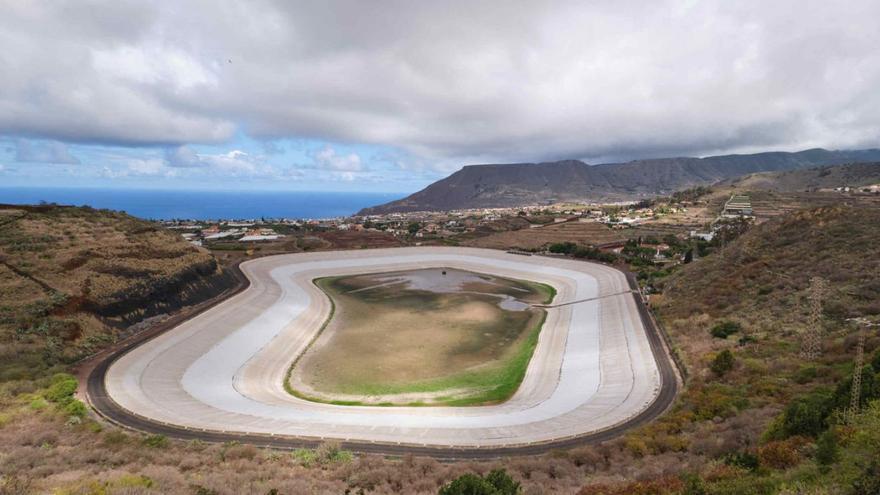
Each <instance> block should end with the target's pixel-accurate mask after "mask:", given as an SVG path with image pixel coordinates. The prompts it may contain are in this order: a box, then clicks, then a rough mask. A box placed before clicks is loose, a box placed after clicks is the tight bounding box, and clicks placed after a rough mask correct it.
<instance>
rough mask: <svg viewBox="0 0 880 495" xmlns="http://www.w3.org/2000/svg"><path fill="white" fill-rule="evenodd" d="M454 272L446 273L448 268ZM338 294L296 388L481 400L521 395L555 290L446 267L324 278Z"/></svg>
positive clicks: (310, 392)
mask: <svg viewBox="0 0 880 495" xmlns="http://www.w3.org/2000/svg"><path fill="white" fill-rule="evenodd" d="M444 273H445V274H444ZM317 283H318V285H319V287H321V288H322V289H323V290H324V291H325V292H327V293H328V294H329V295H330V297H331V298H332V300H333V301H334V307H335V309H334V314H333V316H332V317H331V319H330V321H329V323H328V325H327V327H326V328H325V329H324V331H323V333H322V335H321V336H320V337H319V338H318V339H317V340H316V342H315V343H314V345H313V346H312V348H311V349H310V350H309V351H307V352H306V354H305V355H304V356H303V358H302V359H301V360H300V361H299V363H298V364H297V365H296V366H295V368H294V370H293V372H292V374H291V375H292V382H291V383H292V384H293V390H295V391H297V392H299V393H300V394H302V395H304V396H307V397H310V398H316V399H318V400H324V401H331V402H337V403H363V404H381V405H388V404H417V405H431V404H444V405H449V404H451V403H454V404H460V405H461V404H480V403H491V402H498V401H500V400H503V399H506V398H507V397H508V396H509V395H510V394H512V393H513V392H514V391H515V390H516V387H517V386H518V384H519V382H520V381H521V380H522V376H523V373H524V371H525V365H527V364H528V360H529V358H530V357H531V352H532V350H533V348H534V341H535V339H536V338H537V334H538V332H539V330H540V326H541V323H542V322H543V318H544V311H543V310H541V309H537V308H532V307H530V306H529V305H528V303H544V302H546V301H548V300H549V299H550V298H551V297H552V294H551V290H552V289H550V288H549V287H547V286H543V285H541V284H537V283H532V282H524V281H516V280H509V279H504V278H499V277H492V276H487V275H481V274H474V273H470V272H465V271H461V270H453V269H445V270H441V269H439V268H436V269H435V268H431V269H423V270H414V271H411V272H395V273H386V274H370V275H359V276H350V277H332V278H326V279H320V280H318V281H317Z"/></svg>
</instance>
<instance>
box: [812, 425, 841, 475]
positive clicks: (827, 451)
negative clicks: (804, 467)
mask: <svg viewBox="0 0 880 495" xmlns="http://www.w3.org/2000/svg"><path fill="white" fill-rule="evenodd" d="M836 461H837V435H836V434H835V432H834V430H827V431H825V432H824V433H822V434H821V435H819V439H818V440H816V462H817V463H819V465H820V466H830V465H831V464H834V463H835V462H836Z"/></svg>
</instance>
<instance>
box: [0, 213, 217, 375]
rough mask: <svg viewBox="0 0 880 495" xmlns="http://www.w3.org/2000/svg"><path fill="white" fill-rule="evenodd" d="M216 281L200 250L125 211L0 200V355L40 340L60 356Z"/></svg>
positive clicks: (194, 296) (209, 289) (108, 338)
mask: <svg viewBox="0 0 880 495" xmlns="http://www.w3.org/2000/svg"><path fill="white" fill-rule="evenodd" d="M225 284H226V277H225V274H224V273H223V272H222V270H221V269H220V268H219V266H218V264H217V262H216V260H215V259H214V258H213V256H211V255H210V254H209V253H207V252H205V251H202V250H199V249H197V248H195V247H193V246H191V245H189V244H188V243H186V242H185V241H183V240H182V239H181V238H180V237H179V236H178V235H177V234H175V233H173V232H170V231H167V230H164V229H161V228H158V227H157V226H155V225H154V224H151V223H149V222H145V221H142V220H138V219H136V218H134V217H131V216H128V215H126V214H123V213H118V212H111V211H106V210H94V209H91V208H74V207H53V206H41V207H3V208H2V209H0V346H2V347H0V358H2V357H4V356H9V355H12V354H20V353H22V352H26V351H28V350H31V351H36V350H40V351H41V352H42V354H43V355H44V357H45V358H46V360H48V361H50V362H51V361H55V360H61V361H69V360H71V359H74V358H76V357H78V356H79V355H81V354H83V353H85V352H89V351H90V350H94V349H95V348H97V347H100V346H101V345H105V344H106V343H109V342H112V341H113V340H114V338H115V337H116V336H117V333H118V331H119V329H121V328H122V327H124V326H126V325H127V324H130V323H132V322H135V321H138V320H141V319H142V318H144V317H147V316H151V315H154V314H159V313H164V312H167V311H169V310H171V309H175V308H177V307H180V306H181V305H186V304H190V303H192V302H194V301H195V300H198V299H201V298H204V297H206V296H207V295H210V294H213V293H216V292H217V291H218V290H222V288H223V287H224V286H225ZM0 360H2V359H0Z"/></svg>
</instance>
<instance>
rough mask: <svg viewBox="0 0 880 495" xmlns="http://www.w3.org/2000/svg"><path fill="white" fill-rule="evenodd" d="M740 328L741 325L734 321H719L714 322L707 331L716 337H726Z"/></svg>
mask: <svg viewBox="0 0 880 495" xmlns="http://www.w3.org/2000/svg"><path fill="white" fill-rule="evenodd" d="M741 330H742V325H740V324H739V323H737V322H735V321H727V320H725V321H721V322H718V323H716V324H715V325H714V326H713V327H712V329H711V330H709V333H711V334H712V336H713V337H715V338H717V339H726V338H727V337H729V336H731V335H733V334H735V333H737V332H739V331H741Z"/></svg>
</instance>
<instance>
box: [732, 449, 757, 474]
mask: <svg viewBox="0 0 880 495" xmlns="http://www.w3.org/2000/svg"><path fill="white" fill-rule="evenodd" d="M724 463H725V464H727V465H729V466H736V467H739V468H743V469H746V470H748V471H756V470H757V469H758V466H759V465H760V461H758V456H756V455H755V454H752V453H751V452H734V453H732V454H728V455H727V456H726V457H725V458H724Z"/></svg>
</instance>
